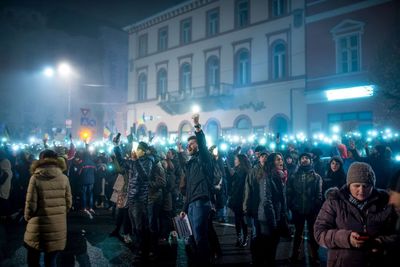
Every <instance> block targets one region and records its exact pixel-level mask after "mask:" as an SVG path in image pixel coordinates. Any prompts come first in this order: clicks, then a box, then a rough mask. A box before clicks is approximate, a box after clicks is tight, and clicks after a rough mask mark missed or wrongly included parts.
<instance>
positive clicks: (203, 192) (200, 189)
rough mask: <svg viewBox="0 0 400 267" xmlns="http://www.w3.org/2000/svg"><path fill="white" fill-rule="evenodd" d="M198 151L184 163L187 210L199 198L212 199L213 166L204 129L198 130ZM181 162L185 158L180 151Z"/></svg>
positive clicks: (185, 207)
mask: <svg viewBox="0 0 400 267" xmlns="http://www.w3.org/2000/svg"><path fill="white" fill-rule="evenodd" d="M196 138H197V145H198V152H197V153H196V154H194V155H192V156H191V158H190V159H189V161H187V162H186V163H185V165H184V172H185V177H186V201H185V205H184V209H183V210H184V211H185V212H187V210H188V207H189V204H190V203H191V202H193V201H196V200H199V199H205V200H211V196H212V194H213V192H212V191H213V190H212V187H213V183H214V182H213V176H214V174H213V168H212V165H213V164H212V159H211V154H210V153H209V152H208V149H207V146H206V138H205V135H204V133H203V131H200V132H196ZM179 157H181V162H182V161H183V160H184V159H183V155H182V153H179Z"/></svg>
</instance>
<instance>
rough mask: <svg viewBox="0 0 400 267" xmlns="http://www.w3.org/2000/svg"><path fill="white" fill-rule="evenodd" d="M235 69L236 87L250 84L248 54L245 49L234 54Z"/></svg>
mask: <svg viewBox="0 0 400 267" xmlns="http://www.w3.org/2000/svg"><path fill="white" fill-rule="evenodd" d="M235 67H236V71H235V76H236V77H235V78H236V79H235V80H236V86H239V87H240V86H246V85H248V84H250V52H249V51H248V50H247V49H241V50H239V51H238V52H237V53H236V57H235Z"/></svg>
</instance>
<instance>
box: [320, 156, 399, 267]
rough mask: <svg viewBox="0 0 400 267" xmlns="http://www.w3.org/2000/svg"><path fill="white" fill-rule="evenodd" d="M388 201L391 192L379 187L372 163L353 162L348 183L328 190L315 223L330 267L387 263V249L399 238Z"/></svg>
mask: <svg viewBox="0 0 400 267" xmlns="http://www.w3.org/2000/svg"><path fill="white" fill-rule="evenodd" d="M388 201H389V195H388V193H387V192H386V191H383V190H379V189H377V188H375V173H374V171H373V170H372V168H371V166H370V165H368V164H367V163H362V162H355V163H353V164H351V166H350V168H349V171H348V174H347V183H346V185H344V186H343V187H342V188H341V189H338V188H332V189H330V190H328V191H327V193H326V201H325V203H324V204H323V206H322V208H321V210H320V212H319V214H318V217H317V220H316V222H315V224H314V236H315V239H316V241H317V242H318V243H319V245H320V246H322V247H325V248H328V260H327V266H377V265H378V264H379V265H380V266H386V265H385V260H386V259H387V257H383V256H384V253H383V252H384V251H390V250H391V249H392V248H393V247H395V246H396V245H397V243H398V241H399V236H398V235H397V234H396V231H395V225H396V220H397V215H396V212H395V210H394V208H393V206H391V205H389V204H388Z"/></svg>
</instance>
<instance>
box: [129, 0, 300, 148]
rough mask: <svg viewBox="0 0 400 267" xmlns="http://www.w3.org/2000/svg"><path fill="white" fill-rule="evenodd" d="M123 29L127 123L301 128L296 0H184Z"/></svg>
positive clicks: (156, 127)
mask: <svg viewBox="0 0 400 267" xmlns="http://www.w3.org/2000/svg"><path fill="white" fill-rule="evenodd" d="M124 29H125V30H126V31H128V32H129V60H130V66H129V73H128V105H127V110H128V114H127V120H128V122H127V124H128V128H129V127H132V125H133V124H134V123H136V125H137V127H138V128H137V132H138V135H146V134H148V132H149V131H151V132H153V133H155V134H156V135H157V136H160V137H161V136H165V137H167V135H177V136H182V137H185V136H186V135H187V134H188V133H189V132H190V131H192V125H191V114H192V110H191V107H192V106H193V105H198V106H200V109H201V122H202V124H203V128H204V129H205V131H206V132H207V133H208V134H209V135H210V136H211V137H212V139H213V140H216V139H215V138H217V137H218V136H221V135H226V134H238V135H243V136H246V135H248V134H250V133H264V132H273V133H277V132H280V133H287V132H291V130H292V129H293V130H296V131H301V130H306V125H307V121H306V114H307V112H306V105H305V102H304V88H305V44H304V36H305V33H304V1H303V0H236V1H234V0H220V1H215V0H192V1H187V2H184V3H182V4H180V5H177V6H175V7H173V8H170V9H168V10H165V11H163V12H161V13H158V14H156V15H154V16H152V17H149V18H147V19H145V20H142V21H139V22H137V23H135V24H133V25H130V26H127V27H125V28H124Z"/></svg>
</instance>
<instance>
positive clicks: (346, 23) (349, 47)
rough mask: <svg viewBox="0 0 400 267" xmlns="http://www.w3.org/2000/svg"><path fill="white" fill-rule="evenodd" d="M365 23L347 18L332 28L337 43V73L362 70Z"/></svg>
mask: <svg viewBox="0 0 400 267" xmlns="http://www.w3.org/2000/svg"><path fill="white" fill-rule="evenodd" d="M364 25H365V23H364V22H361V21H356V20H351V19H345V20H343V21H342V22H340V23H339V24H338V25H336V26H335V27H333V29H332V30H331V33H332V35H333V39H334V40H335V44H336V71H337V73H349V72H357V71H360V70H361V66H362V65H361V36H362V34H363V33H364Z"/></svg>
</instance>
